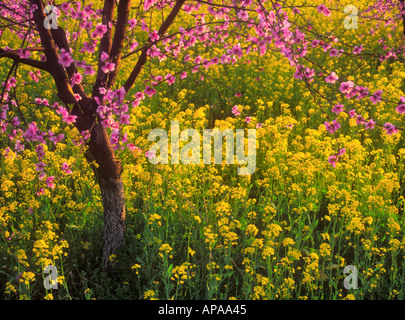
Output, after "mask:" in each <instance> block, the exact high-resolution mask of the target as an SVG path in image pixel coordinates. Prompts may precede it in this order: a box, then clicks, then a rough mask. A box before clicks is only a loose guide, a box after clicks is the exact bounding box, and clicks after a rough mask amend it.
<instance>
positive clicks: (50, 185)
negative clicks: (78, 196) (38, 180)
mask: <svg viewBox="0 0 405 320" xmlns="http://www.w3.org/2000/svg"><path fill="white" fill-rule="evenodd" d="M54 179H55V176H50V177H48V178H46V181H45V182H46V186H47V187H48V188H51V189H54V188H55V185H54V183H53V180H54Z"/></svg>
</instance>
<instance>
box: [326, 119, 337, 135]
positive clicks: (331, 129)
mask: <svg viewBox="0 0 405 320" xmlns="http://www.w3.org/2000/svg"><path fill="white" fill-rule="evenodd" d="M324 125H325V127H326V130H327V131H328V132H329V133H330V134H332V133H334V132H335V131H337V130H338V129H339V128H340V123H339V122H337V121H336V120H333V121H332V124H330V123H329V122H327V121H325V122H324Z"/></svg>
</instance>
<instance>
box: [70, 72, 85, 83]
mask: <svg viewBox="0 0 405 320" xmlns="http://www.w3.org/2000/svg"><path fill="white" fill-rule="evenodd" d="M82 80H83V76H82V75H81V74H80V73H78V72H76V73H74V74H73V75H72V77H71V78H70V83H71V85H72V86H74V85H75V84H80V83H81V82H82Z"/></svg>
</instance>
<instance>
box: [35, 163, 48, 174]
mask: <svg viewBox="0 0 405 320" xmlns="http://www.w3.org/2000/svg"><path fill="white" fill-rule="evenodd" d="M45 166H46V164H45V163H43V162H42V161H40V162H38V163H36V164H35V171H38V172H41V171H43V170H44V168H45Z"/></svg>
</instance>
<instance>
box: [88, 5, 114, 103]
mask: <svg viewBox="0 0 405 320" xmlns="http://www.w3.org/2000/svg"><path fill="white" fill-rule="evenodd" d="M114 8H115V3H114V0H105V1H104V8H103V19H102V23H103V25H106V26H107V32H106V33H104V35H103V36H102V38H101V40H100V48H99V52H98V70H97V76H96V83H95V84H94V86H93V93H92V95H93V97H96V96H97V97H98V96H100V93H99V88H100V87H101V86H102V84H103V82H105V81H106V80H107V75H106V74H105V73H104V72H103V70H102V66H103V64H104V62H103V61H101V54H102V53H103V52H105V53H108V54H110V51H111V38H112V30H111V28H110V26H109V24H110V22H111V21H112V20H113V13H114Z"/></svg>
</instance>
